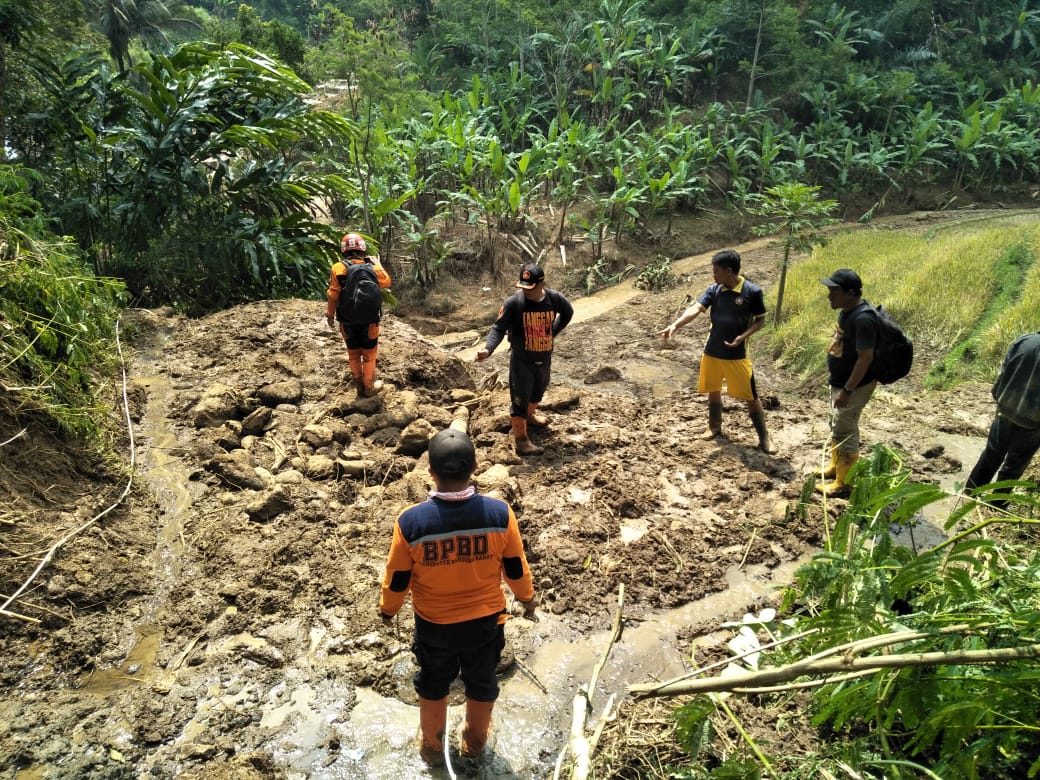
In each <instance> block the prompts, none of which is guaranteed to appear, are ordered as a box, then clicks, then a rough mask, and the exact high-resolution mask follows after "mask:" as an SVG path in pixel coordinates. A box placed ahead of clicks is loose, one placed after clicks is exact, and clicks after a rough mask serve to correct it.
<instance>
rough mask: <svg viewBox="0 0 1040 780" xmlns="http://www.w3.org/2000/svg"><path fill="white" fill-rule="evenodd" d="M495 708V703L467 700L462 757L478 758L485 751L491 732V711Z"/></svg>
mask: <svg viewBox="0 0 1040 780" xmlns="http://www.w3.org/2000/svg"><path fill="white" fill-rule="evenodd" d="M494 708H495V703H494V702H493V701H476V700H474V699H466V723H465V725H464V726H463V727H462V745H461V749H462V755H464V756H465V757H466V758H476V757H477V756H479V755H480V754H481V753H482V752H483V750H484V746H485V745H486V744H487V741H488V734H489V733H490V732H491V711H492V710H493V709H494Z"/></svg>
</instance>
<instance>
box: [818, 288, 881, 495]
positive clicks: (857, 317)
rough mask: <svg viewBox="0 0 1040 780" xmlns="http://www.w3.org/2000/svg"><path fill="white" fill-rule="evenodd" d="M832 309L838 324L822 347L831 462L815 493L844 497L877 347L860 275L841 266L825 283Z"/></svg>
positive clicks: (856, 455)
mask: <svg viewBox="0 0 1040 780" xmlns="http://www.w3.org/2000/svg"><path fill="white" fill-rule="evenodd" d="M820 281H821V282H823V284H824V285H826V287H827V290H828V294H827V300H828V301H830V304H831V308H832V309H840V310H841V311H840V313H839V314H838V324H837V326H836V327H835V330H834V336H833V337H832V338H831V343H830V346H829V347H828V349H827V370H828V372H829V373H830V386H831V408H832V414H831V442H830V451H831V462H830V466H828V467H827V468H825V469H824V470H823V473H822V474H821V476H822V477H823V479H824V480H828V479H830V480H833V481H832V482H830V483H826V484H825V483H824V482H823V481H821V482H819V483H817V485H816V489H817V490H819V491H820V492H822V493H825V494H826V495H834V496H844V495H848V493H849V491H850V488H849V486H848V484H847V482H846V480H847V477H848V473H849V470H850V469H851V468H852V465H853V464H854V463H855V462H856V460H857V459H858V458H859V444H860V436H859V418H860V415H861V414H862V412H863V407H865V406H866V405H867V401H869V400H870V397H871V396H872V395H873V394H874V388H876V387H877V380H876V379H875V378H874V372H873V363H874V350H875V349H876V348H877V340H878V320H877V314H876V313H875V312H874V307H873V306H871V305H870V304H869V303H867V302H866V301H865V300H863V281H862V280H861V279H860V278H859V274H857V273H856V272H855V271H852V270H850V269H848V268H840V269H838V270H837V271H835V272H834V273H833V274H831V275H830V276H829V277H827V278H826V279H821V280H820Z"/></svg>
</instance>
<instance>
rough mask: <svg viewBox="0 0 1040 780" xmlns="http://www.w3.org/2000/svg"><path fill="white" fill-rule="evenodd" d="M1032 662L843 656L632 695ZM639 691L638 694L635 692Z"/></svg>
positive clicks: (1007, 651)
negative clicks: (920, 668)
mask: <svg viewBox="0 0 1040 780" xmlns="http://www.w3.org/2000/svg"><path fill="white" fill-rule="evenodd" d="M1029 658H1040V644H1035V645H1025V646H1022V647H1001V648H997V649H993V650H954V651H949V652H946V651H938V652H932V653H894V654H890V655H876V656H867V657H865V658H852V657H849V656H842V657H839V658H831V659H827V660H819V661H796V662H795V663H791V664H787V665H785V666H778V667H776V668H773V669H762V670H759V671H757V672H741V673H739V674H733V675H729V676H726V677H712V678H709V679H707V680H687V681H685V682H682V683H676V684H673V685H661V686H654V687H653V688H650V689H648V688H647V686H631V687H629V692H630V693H638V694H641V695H643V696H677V695H680V694H688V693H709V692H714V691H731V692H733V693H746V692H748V689H750V688H761V687H762V686H766V685H776V684H778V683H785V682H789V681H791V680H795V679H797V678H799V677H804V676H806V675H826V674H848V673H850V672H860V671H868V670H869V671H878V670H881V669H908V668H911V667H917V666H951V665H967V666H974V665H978V664H999V663H1008V662H1009V661H1023V660H1026V659H1029ZM637 688H638V689H640V690H638V691H637V690H636V689H637Z"/></svg>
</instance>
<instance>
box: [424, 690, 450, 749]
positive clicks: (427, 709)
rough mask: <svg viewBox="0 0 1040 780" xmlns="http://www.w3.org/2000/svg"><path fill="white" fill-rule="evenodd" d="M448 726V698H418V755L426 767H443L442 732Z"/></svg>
mask: <svg viewBox="0 0 1040 780" xmlns="http://www.w3.org/2000/svg"><path fill="white" fill-rule="evenodd" d="M447 724H448V697H447V696H445V697H444V698H443V699H424V698H423V697H422V696H420V697H419V733H420V735H421V736H420V737H419V755H420V756H422V760H423V761H425V762H426V764H427V765H428V766H443V765H444V730H445V729H446V728H447Z"/></svg>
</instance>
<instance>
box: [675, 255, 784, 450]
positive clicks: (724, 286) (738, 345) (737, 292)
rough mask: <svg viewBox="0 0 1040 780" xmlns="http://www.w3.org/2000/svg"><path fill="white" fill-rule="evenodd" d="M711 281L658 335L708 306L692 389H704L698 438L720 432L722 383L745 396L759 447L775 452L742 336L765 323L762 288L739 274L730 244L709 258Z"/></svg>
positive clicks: (690, 319)
mask: <svg viewBox="0 0 1040 780" xmlns="http://www.w3.org/2000/svg"><path fill="white" fill-rule="evenodd" d="M711 270H712V273H713V274H714V276H715V283H714V284H713V285H711V286H710V287H709V288H708V289H707V290H705V291H704V294H703V295H702V296H701V297H700V299H699V300H698V301H697V302H696V303H694V304H693V305H691V306H690V307H689V308H687V309H686V311H684V312H683V313H682V314H681V315H679V318H678V319H677V320H676V321H675V322H673V323H672V324H671V325H669V326H668V327H667V328H665V329H664V330H661V331H658V333H657V335H658V336H661V337H663V338H664V340H665V341H668V339H669V338H671V336H672V334H673V333H675V331H677V330H678V329H679V328H681V327H682V326H683V325H685V324H686V323H688V322H693V320H695V319H696V318H697V317H698V316H699V315H700V313H701V312H703V311H707V312H709V315H708V316H709V318H710V319H711V330H710V331H709V332H708V341H707V343H706V344H705V345H704V354H703V355H702V356H701V368H700V378H699V379H698V381H697V392H699V393H707V394H708V428H707V430H705V431H704V433H703V434H701V438H703V439H713V438H715V437H716V436H719V435H720V434H721V433H722V385H723V383H725V385H726V393H727V395H729V396H730V397H731V398H739V399H741V400H742V401H746V402H747V406H748V413H749V414H750V415H751V422H752V424H753V425H754V426H755V432H756V433H757V434H758V448H759V449H760V450H762V451H763V452H775V450H774V448H773V445H772V444H771V443H770V441H769V433H768V431H767V430H766V416H765V411H764V410H763V408H762V401H761V400H760V399H759V397H758V389H757V388H756V387H755V374H754V372H753V371H752V368H751V358H749V357H748V354H747V341H748V339H749V338H751V335H752V334H753V333H756V332H757V331H758V330H760V329H761V328H762V325H763V324H765V318H766V304H765V296H764V295H763V293H762V288H761V287H759V286H758V285H757V284H753V283H751V282H749V281H748V280H747V279H745V278H744V277H743V276H741V275H740V255H739V254H738V253H737V252H734V251H733V250H732V249H725V250H723V251H721V252H717V253H716V254H715V256H714V257H712V258H711Z"/></svg>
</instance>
